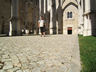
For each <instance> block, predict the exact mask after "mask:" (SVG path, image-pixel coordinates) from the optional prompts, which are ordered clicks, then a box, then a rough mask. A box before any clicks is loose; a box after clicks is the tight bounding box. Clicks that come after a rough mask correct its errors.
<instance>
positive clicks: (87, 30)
mask: <svg viewBox="0 0 96 72" xmlns="http://www.w3.org/2000/svg"><path fill="white" fill-rule="evenodd" d="M91 35H92V29H91V19H90V15H87V16H84V33H83V36H91Z"/></svg>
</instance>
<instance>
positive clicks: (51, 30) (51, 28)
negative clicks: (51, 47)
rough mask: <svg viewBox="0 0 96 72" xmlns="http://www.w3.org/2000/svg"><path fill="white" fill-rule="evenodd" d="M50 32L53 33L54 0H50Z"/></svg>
mask: <svg viewBox="0 0 96 72" xmlns="http://www.w3.org/2000/svg"><path fill="white" fill-rule="evenodd" d="M50 34H53V10H52V0H50Z"/></svg>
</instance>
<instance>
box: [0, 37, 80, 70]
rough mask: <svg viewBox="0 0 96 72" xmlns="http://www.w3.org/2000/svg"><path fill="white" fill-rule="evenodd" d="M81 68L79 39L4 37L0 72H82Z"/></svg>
mask: <svg viewBox="0 0 96 72" xmlns="http://www.w3.org/2000/svg"><path fill="white" fill-rule="evenodd" d="M76 69H78V70H77V71H76ZM79 69H80V58H79V45H78V37H77V36H73V35H72V36H67V35H65V36H64V35H49V36H47V37H40V36H21V37H1V38H0V72H79Z"/></svg>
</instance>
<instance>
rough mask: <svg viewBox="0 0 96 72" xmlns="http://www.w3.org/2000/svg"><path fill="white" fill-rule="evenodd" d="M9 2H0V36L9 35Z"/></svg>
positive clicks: (5, 0)
mask: <svg viewBox="0 0 96 72" xmlns="http://www.w3.org/2000/svg"><path fill="white" fill-rule="evenodd" d="M10 15H11V8H10V0H0V34H8V33H9V21H8V20H9V18H10Z"/></svg>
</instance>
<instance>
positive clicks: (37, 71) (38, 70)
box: [32, 67, 41, 72]
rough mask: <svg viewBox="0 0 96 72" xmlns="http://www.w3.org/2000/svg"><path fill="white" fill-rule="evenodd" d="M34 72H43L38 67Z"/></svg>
mask: <svg viewBox="0 0 96 72" xmlns="http://www.w3.org/2000/svg"><path fill="white" fill-rule="evenodd" d="M32 72H41V71H40V68H38V67H37V68H34V69H33V70H32Z"/></svg>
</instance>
